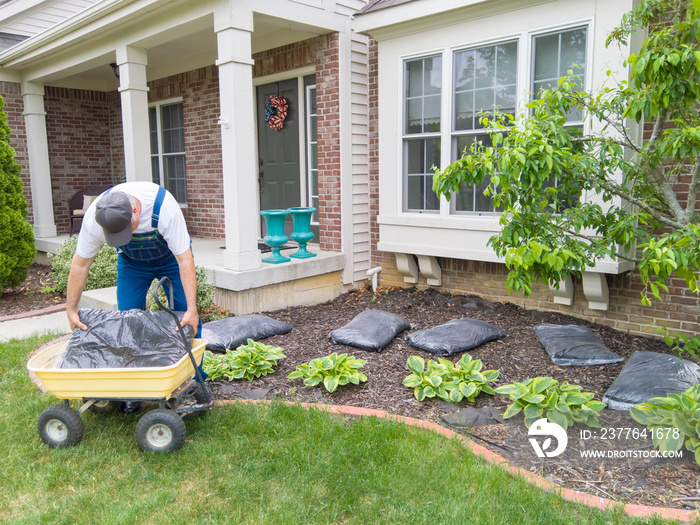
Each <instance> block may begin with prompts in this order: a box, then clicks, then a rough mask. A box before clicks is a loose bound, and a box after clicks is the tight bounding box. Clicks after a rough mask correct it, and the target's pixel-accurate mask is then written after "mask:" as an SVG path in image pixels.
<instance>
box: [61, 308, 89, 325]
mask: <svg viewBox="0 0 700 525" xmlns="http://www.w3.org/2000/svg"><path fill="white" fill-rule="evenodd" d="M66 313H67V314H68V323H69V324H70V329H71V330H73V329H75V327H76V326H77V327H78V328H80V329H81V330H87V329H88V327H87V325H86V324H85V323H83V322H81V321H80V315H78V310H71V311H68V309H66Z"/></svg>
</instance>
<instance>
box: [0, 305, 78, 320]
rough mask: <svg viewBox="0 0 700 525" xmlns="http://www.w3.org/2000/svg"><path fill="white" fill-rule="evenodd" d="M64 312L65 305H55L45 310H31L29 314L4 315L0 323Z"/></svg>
mask: <svg viewBox="0 0 700 525" xmlns="http://www.w3.org/2000/svg"><path fill="white" fill-rule="evenodd" d="M65 310H66V303H61V304H56V305H54V306H48V307H46V308H41V309H40V310H32V311H31V312H22V313H19V314H12V315H4V316H2V317H0V323H2V322H5V321H16V320H17V319H26V318H28V317H38V316H40V315H48V314H55V313H56V312H64V311H65Z"/></svg>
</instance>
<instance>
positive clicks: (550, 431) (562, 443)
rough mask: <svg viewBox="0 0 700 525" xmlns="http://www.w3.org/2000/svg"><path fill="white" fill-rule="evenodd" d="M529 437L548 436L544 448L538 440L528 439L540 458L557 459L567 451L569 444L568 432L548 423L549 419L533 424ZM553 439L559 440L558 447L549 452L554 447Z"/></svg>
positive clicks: (543, 444) (559, 426) (543, 443)
mask: <svg viewBox="0 0 700 525" xmlns="http://www.w3.org/2000/svg"><path fill="white" fill-rule="evenodd" d="M527 435H528V436H538V437H545V436H546V439H545V440H544V441H543V442H542V446H540V444H539V442H538V440H537V439H536V438H534V437H529V438H528V439H529V440H530V444H531V445H532V448H533V449H534V450H535V453H536V454H537V457H539V458H543V457H545V456H547V457H548V458H553V457H556V456H558V455H559V454H561V453H562V452H564V451H565V450H566V446H567V445H568V444H569V438H568V436H567V435H566V430H564V429H563V428H562V427H561V425H557V424H556V423H551V422H549V421H547V418H544V417H543V418H542V419H538V420H537V421H535V422H534V423H533V424H532V426H531V427H530V430H529V431H528V433H527ZM552 438H555V439H556V440H557V446H556V448H555V449H554V450H551V451H548V450H547V449H549V448H550V446H551V445H552Z"/></svg>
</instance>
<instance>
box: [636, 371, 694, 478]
mask: <svg viewBox="0 0 700 525" xmlns="http://www.w3.org/2000/svg"><path fill="white" fill-rule="evenodd" d="M630 415H631V416H632V417H633V418H634V420H635V421H637V422H638V423H641V424H642V425H646V426H647V429H649V430H651V432H652V434H651V438H652V440H653V442H654V447H655V448H658V449H659V450H660V451H661V452H672V451H676V450H679V449H680V448H681V447H682V446H683V444H685V448H687V449H688V450H689V451H690V452H693V453H694V454H695V462H696V463H697V464H698V465H700V383H698V384H697V385H695V386H692V387H690V388H689V389H688V390H686V391H685V392H684V393H682V394H668V396H666V397H652V398H651V399H650V400H649V401H648V402H646V403H642V404H640V405H637V406H634V407H632V408H631V409H630Z"/></svg>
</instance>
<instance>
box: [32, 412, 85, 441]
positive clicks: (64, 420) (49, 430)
mask: <svg viewBox="0 0 700 525" xmlns="http://www.w3.org/2000/svg"><path fill="white" fill-rule="evenodd" d="M36 426H37V429H38V430H39V437H40V438H41V440H42V441H43V442H44V443H46V444H47V445H48V446H50V447H70V446H73V445H77V444H78V443H80V441H81V440H82V439H83V432H84V430H85V426H84V425H83V420H82V419H80V414H78V412H76V411H75V410H73V409H72V408H71V407H69V406H67V405H51V406H49V407H46V408H45V409H44V410H43V412H42V413H41V414H39V418H38V420H37V425H36Z"/></svg>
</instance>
